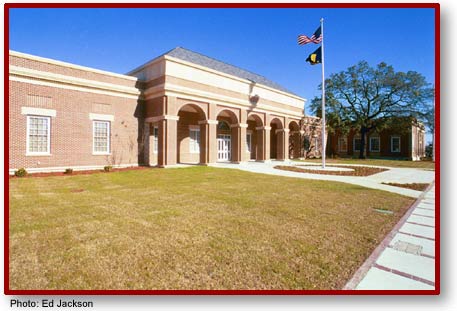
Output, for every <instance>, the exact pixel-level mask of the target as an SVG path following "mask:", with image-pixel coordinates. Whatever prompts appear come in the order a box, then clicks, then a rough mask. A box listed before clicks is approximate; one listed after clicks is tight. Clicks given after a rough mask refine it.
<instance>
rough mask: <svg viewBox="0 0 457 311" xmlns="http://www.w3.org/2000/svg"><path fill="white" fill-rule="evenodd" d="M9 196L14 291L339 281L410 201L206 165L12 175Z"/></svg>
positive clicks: (316, 285) (327, 284) (333, 284)
mask: <svg viewBox="0 0 457 311" xmlns="http://www.w3.org/2000/svg"><path fill="white" fill-rule="evenodd" d="M9 198H10V237H9V239H10V267H9V269H10V288H11V289H340V288H342V286H344V285H345V283H346V282H347V281H348V280H349V279H350V278H351V276H352V275H353V273H354V272H355V271H356V270H357V269H358V267H359V266H360V265H361V264H362V263H363V261H364V260H365V259H366V258H367V257H368V256H369V255H370V253H371V252H372V251H373V249H374V248H375V247H376V246H377V245H378V244H379V242H380V241H381V240H382V239H383V238H384V236H385V235H386V234H387V233H388V232H389V231H390V230H391V229H392V227H393V226H394V225H395V224H396V223H397V222H398V220H399V219H400V217H401V216H402V215H403V214H404V212H405V211H406V209H407V208H408V207H409V205H410V204H411V203H412V202H413V199H411V198H407V197H403V196H400V195H396V194H392V193H388V192H383V191H378V190H372V189H367V188H363V187H359V186H355V185H349V184H343V183H335V182H328V181H311V180H304V179H294V178H285V177H284V178H279V177H276V176H269V175H261V174H253V173H248V172H243V171H238V170H231V169H217V168H211V167H190V168H181V169H147V170H137V171H125V172H113V173H97V174H93V175H77V176H60V177H45V178H42V177H41V178H22V179H21V178H13V179H10V193H9ZM374 209H381V210H390V211H392V212H393V213H392V214H385V213H379V212H377V211H375V210H374Z"/></svg>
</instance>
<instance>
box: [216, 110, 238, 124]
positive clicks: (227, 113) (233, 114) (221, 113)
mask: <svg viewBox="0 0 457 311" xmlns="http://www.w3.org/2000/svg"><path fill="white" fill-rule="evenodd" d="M237 112H238V111H236V110H235V111H234V110H232V109H228V108H221V109H219V110H218V111H217V112H216V119H217V118H219V117H225V118H228V119H229V120H230V124H238V123H239V118H238V115H237Z"/></svg>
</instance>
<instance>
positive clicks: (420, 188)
mask: <svg viewBox="0 0 457 311" xmlns="http://www.w3.org/2000/svg"><path fill="white" fill-rule="evenodd" d="M383 184H384V185H388V186H394V187H401V188H407V189H413V190H417V191H425V189H427V187H428V186H429V184H421V183H412V184H399V183H393V182H383Z"/></svg>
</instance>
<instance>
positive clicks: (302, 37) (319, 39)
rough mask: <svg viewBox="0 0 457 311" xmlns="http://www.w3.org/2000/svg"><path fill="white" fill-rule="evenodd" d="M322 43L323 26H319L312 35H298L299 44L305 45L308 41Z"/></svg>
mask: <svg viewBox="0 0 457 311" xmlns="http://www.w3.org/2000/svg"><path fill="white" fill-rule="evenodd" d="M311 42H312V43H316V44H317V43H321V42H322V33H321V27H319V28H317V30H316V31H315V32H314V34H313V35H312V36H311V38H310V37H308V36H305V35H299V36H298V44H299V45H304V44H307V43H311Z"/></svg>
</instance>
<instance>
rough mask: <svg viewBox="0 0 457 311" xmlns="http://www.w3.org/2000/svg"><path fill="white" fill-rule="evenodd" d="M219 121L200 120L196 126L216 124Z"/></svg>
mask: <svg viewBox="0 0 457 311" xmlns="http://www.w3.org/2000/svg"><path fill="white" fill-rule="evenodd" d="M218 123H219V121H217V120H201V121H198V124H218Z"/></svg>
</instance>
